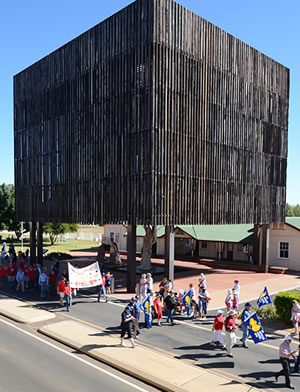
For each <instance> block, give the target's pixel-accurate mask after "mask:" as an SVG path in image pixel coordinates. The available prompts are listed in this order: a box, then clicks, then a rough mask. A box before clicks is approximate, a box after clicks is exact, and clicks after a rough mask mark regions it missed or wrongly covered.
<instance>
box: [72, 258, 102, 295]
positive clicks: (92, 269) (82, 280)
mask: <svg viewBox="0 0 300 392" xmlns="http://www.w3.org/2000/svg"><path fill="white" fill-rule="evenodd" d="M68 270H69V282H70V287H74V288H78V289H80V288H84V287H94V286H99V285H100V284H102V276H101V271H100V268H99V264H98V262H96V263H93V264H90V265H88V266H87V267H83V268H75V267H74V266H73V265H72V264H70V263H68Z"/></svg>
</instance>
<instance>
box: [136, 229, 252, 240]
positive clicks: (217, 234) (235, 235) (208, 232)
mask: <svg viewBox="0 0 300 392" xmlns="http://www.w3.org/2000/svg"><path fill="white" fill-rule="evenodd" d="M175 228H179V229H181V230H182V231H184V232H185V233H186V234H188V235H189V236H191V237H193V238H195V239H197V240H202V241H217V242H242V243H251V242H252V241H253V234H252V233H249V230H251V229H253V225H178V226H175ZM136 235H137V236H140V237H143V236H144V235H145V230H144V227H143V226H137V228H136ZM164 235H165V227H164V226H158V228H157V237H158V238H160V237H163V236H164Z"/></svg>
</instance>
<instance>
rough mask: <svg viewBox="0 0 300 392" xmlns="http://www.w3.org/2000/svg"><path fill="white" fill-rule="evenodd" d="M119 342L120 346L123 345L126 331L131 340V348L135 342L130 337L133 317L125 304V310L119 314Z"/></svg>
mask: <svg viewBox="0 0 300 392" xmlns="http://www.w3.org/2000/svg"><path fill="white" fill-rule="evenodd" d="M121 320H122V321H121V342H120V345H121V346H123V347H124V346H125V345H124V336H125V334H126V333H127V335H128V338H129V339H130V342H131V346H132V348H134V347H135V346H136V343H135V342H134V340H133V337H132V333H131V330H132V321H133V320H134V317H133V316H132V314H131V312H130V308H129V306H126V308H125V310H124V311H123V312H122V315H121Z"/></svg>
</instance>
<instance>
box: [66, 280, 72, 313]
mask: <svg viewBox="0 0 300 392" xmlns="http://www.w3.org/2000/svg"><path fill="white" fill-rule="evenodd" d="M64 294H65V298H66V305H67V312H69V311H70V305H71V303H72V294H71V290H70V285H69V282H66V284H65V293H64Z"/></svg>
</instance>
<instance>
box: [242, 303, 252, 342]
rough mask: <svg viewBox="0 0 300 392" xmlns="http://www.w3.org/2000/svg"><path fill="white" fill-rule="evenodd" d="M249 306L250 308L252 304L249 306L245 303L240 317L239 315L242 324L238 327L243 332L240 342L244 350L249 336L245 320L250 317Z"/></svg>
mask: <svg viewBox="0 0 300 392" xmlns="http://www.w3.org/2000/svg"><path fill="white" fill-rule="evenodd" d="M251 306H252V304H250V303H249V302H246V303H245V309H244V310H243V311H242V315H241V320H242V323H241V325H240V328H241V330H242V331H243V336H242V338H241V342H242V343H243V347H244V348H248V345H247V338H248V336H249V327H248V325H247V323H246V320H247V319H248V318H249V317H250V316H251V311H250V309H251Z"/></svg>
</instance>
